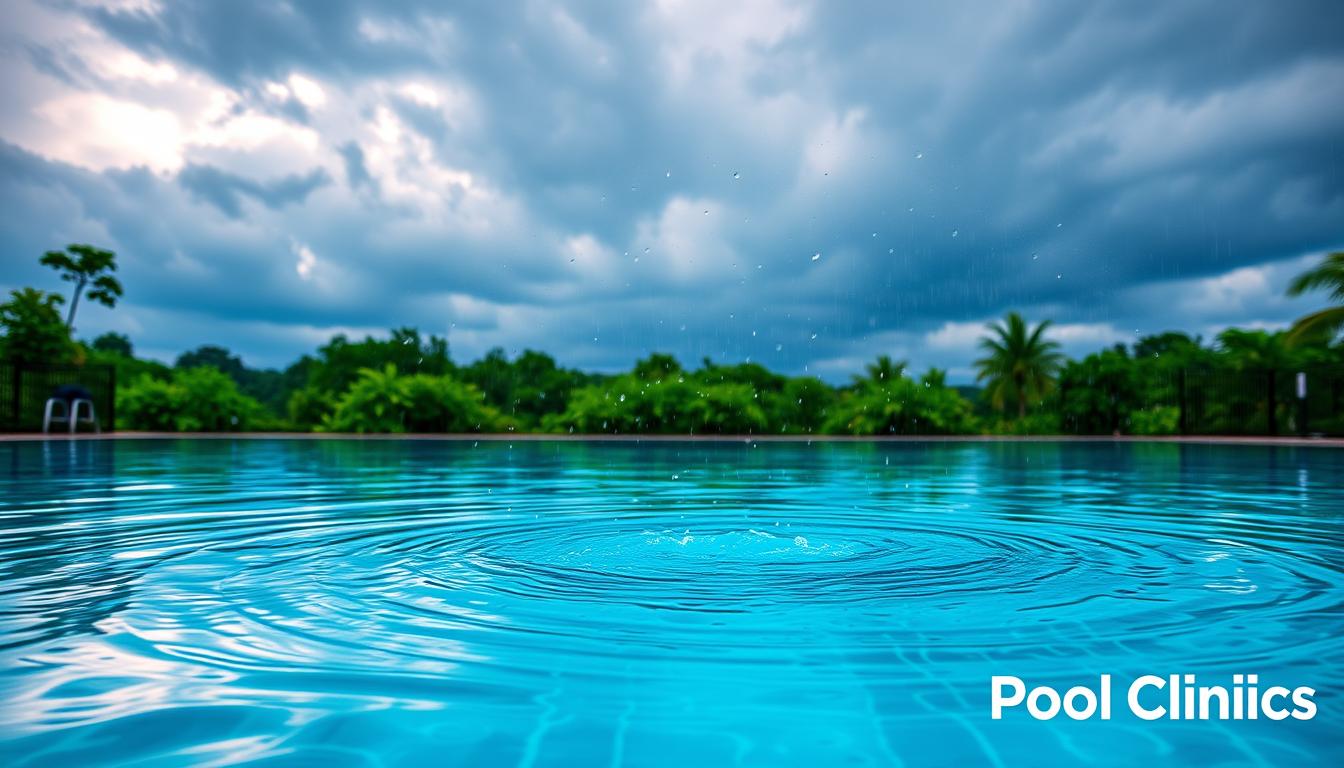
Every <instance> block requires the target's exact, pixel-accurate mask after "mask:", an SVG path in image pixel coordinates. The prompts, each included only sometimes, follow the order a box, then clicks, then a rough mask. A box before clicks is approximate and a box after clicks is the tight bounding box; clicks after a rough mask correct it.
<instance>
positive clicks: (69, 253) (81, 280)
mask: <svg viewBox="0 0 1344 768" xmlns="http://www.w3.org/2000/svg"><path fill="white" fill-rule="evenodd" d="M41 262H42V263H43V264H45V265H46V266H48V267H51V268H52V269H54V270H56V271H57V272H60V273H61V279H62V280H66V281H68V282H71V283H74V284H75V290H74V295H73V296H71V297H70V313H69V314H68V315H66V318H65V325H66V327H67V328H70V329H71V330H74V327H75V310H76V309H78V308H79V295H80V294H81V293H83V292H84V289H85V288H87V287H89V286H90V285H92V286H93V289H92V290H90V291H89V298H90V299H91V300H93V301H96V302H98V303H99V304H102V305H104V306H107V307H115V306H116V305H117V299H119V298H121V283H119V282H117V278H115V277H113V276H112V274H111V273H113V272H116V271H117V254H115V253H113V252H111V251H108V250H104V249H102V248H95V247H93V246H92V245H71V246H69V247H68V248H66V249H65V250H64V251H47V252H46V253H44V254H42V258H41Z"/></svg>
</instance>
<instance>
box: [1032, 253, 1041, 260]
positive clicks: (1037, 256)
mask: <svg viewBox="0 0 1344 768" xmlns="http://www.w3.org/2000/svg"><path fill="white" fill-rule="evenodd" d="M1039 258H1041V254H1039V253H1033V254H1031V260H1032V261H1036V260H1037V259H1039Z"/></svg>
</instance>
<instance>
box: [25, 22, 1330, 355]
mask: <svg viewBox="0 0 1344 768" xmlns="http://www.w3.org/2000/svg"><path fill="white" fill-rule="evenodd" d="M665 11H666V9H662V10H660V9H658V8H655V7H636V6H635V5H634V4H618V5H616V6H613V5H611V4H598V3H570V4H563V5H560V4H544V3H536V4H528V5H525V6H522V7H512V6H510V7H502V6H499V5H498V4H470V5H467V6H464V7H460V8H445V7H443V6H442V4H439V3H422V2H394V3H362V2H344V1H342V2H334V1H333V2H311V3H309V2H291V3H287V4H279V5H277V4H272V3H227V4H221V3H211V2H181V3H177V2H175V3H164V4H162V5H161V6H160V7H157V8H152V9H148V10H130V11H128V10H125V9H124V8H113V9H107V8H102V7H99V6H96V5H95V6H78V7H75V6H71V7H69V8H67V7H65V6H56V7H55V10H50V9H49V10H47V11H46V12H45V13H46V15H45V16H44V15H42V14H37V13H36V12H34V13H35V15H34V18H36V19H37V20H36V21H33V22H32V23H29V24H26V25H20V31H19V32H17V33H15V35H16V36H17V38H18V39H19V42H21V43H22V44H23V45H22V47H21V48H19V49H17V50H22V51H26V52H27V53H25V54H24V56H25V57H26V59H25V60H26V61H28V64H27V68H28V70H31V72H32V73H33V74H31V76H27V75H25V76H24V77H19V76H18V75H15V76H13V79H14V81H15V83H14V88H13V89H12V92H13V93H14V94H16V96H15V97H14V98H15V102H16V103H15V105H14V106H15V108H16V111H17V113H18V114H19V115H20V117H19V118H14V119H13V120H11V121H10V122H9V123H8V124H7V123H5V122H3V121H0V138H3V139H4V140H5V142H6V144H5V145H3V147H0V166H3V168H2V169H0V171H3V173H4V176H3V180H0V203H3V204H4V207H5V209H6V212H4V213H0V221H3V228H2V229H0V236H3V238H4V243H5V246H6V252H7V254H13V255H7V256H6V257H5V258H6V260H7V261H8V260H11V259H12V260H14V262H15V268H14V269H13V270H9V269H7V270H6V272H8V273H10V274H11V275H13V277H9V276H7V277H6V279H5V280H4V282H6V283H13V284H19V283H21V282H23V281H24V280H36V279H38V278H39V277H40V273H39V272H38V271H37V270H36V268H35V267H30V266H28V264H27V261H26V257H21V256H22V255H23V254H29V253H33V254H35V253H38V252H40V250H41V249H43V248H45V247H49V246H50V245H51V243H52V242H61V241H63V240H67V239H70V238H72V237H75V236H76V235H79V236H81V237H84V238H85V239H94V240H97V241H100V242H106V243H109V244H111V245H114V246H116V247H118V248H119V249H120V251H121V253H122V254H123V259H124V260H125V261H126V265H125V267H124V270H123V271H124V272H125V277H126V281H127V283H128V286H129V289H130V291H131V292H130V293H129V294H128V302H131V305H130V306H129V307H127V311H128V313H134V312H142V313H150V312H153V313H158V314H156V316H164V313H168V314H169V315H173V314H175V315H182V316H185V315H191V316H193V317H199V318H207V319H209V320H211V321H212V322H214V327H216V328H219V329H220V330H219V332H220V335H221V336H222V337H223V338H216V339H211V341H216V342H222V343H235V344H236V345H237V346H238V347H239V351H241V352H243V353H244V355H251V356H252V357H253V358H255V359H261V360H264V361H266V362H278V361H280V360H282V359H283V358H284V357H285V356H288V355H291V354H293V353H296V352H297V351H299V350H300V349H302V348H303V347H304V346H306V345H311V339H312V338H314V337H320V335H321V334H322V333H323V332H325V331H324V329H333V328H343V329H345V328H378V327H385V326H392V325H399V324H403V323H415V324H420V325H421V326H422V327H425V328H426V329H427V330H431V331H435V332H440V333H443V332H447V333H448V334H449V335H450V338H451V339H452V340H453V343H454V344H455V346H456V348H457V349H458V350H459V353H461V354H474V353H478V352H480V351H481V350H483V349H484V348H486V347H488V346H490V345H493V344H502V345H504V346H506V347H508V348H510V349H517V348H521V347H524V346H530V347H540V348H544V349H548V350H552V351H554V352H555V353H556V354H557V355H559V356H560V357H561V358H562V359H564V360H566V361H568V362H571V363H575V364H584V365H591V366H597V367H604V368H611V367H618V366H624V365H626V364H628V362H629V361H630V360H632V359H634V358H635V357H636V356H638V355H641V354H644V353H646V352H647V351H649V350H651V349H655V348H656V349H667V350H671V351H673V352H675V353H677V354H679V355H680V356H682V357H683V358H685V359H687V360H688V361H693V360H697V359H698V358H699V357H701V356H705V355H708V356H712V357H715V358H717V359H742V358H746V357H751V358H752V359H756V360H761V361H763V362H767V363H769V364H771V365H775V366H779V367H781V368H785V369H790V370H803V369H804V368H806V369H808V370H820V371H822V372H825V373H826V374H827V375H837V376H838V375H841V374H842V373H843V369H844V368H845V366H853V365H857V360H858V359H860V358H863V357H870V356H872V355H875V354H878V353H879V352H893V351H894V352H896V353H898V354H901V355H904V356H908V357H911V358H913V359H914V360H915V361H916V363H917V364H924V363H938V364H943V365H949V366H951V367H953V368H964V366H965V365H966V363H967V362H968V361H969V351H968V350H969V348H970V345H973V331H972V330H969V329H971V326H970V325H967V324H973V323H976V322H979V321H982V320H984V319H985V318H987V317H990V316H994V315H997V314H999V313H1001V312H1003V311H1005V310H1007V309H1009V308H1023V309H1027V310H1028V311H1031V312H1034V313H1036V314H1039V315H1041V316H1046V315H1049V316H1052V317H1054V318H1055V319H1056V321H1057V322H1058V323H1060V324H1061V325H1064V326H1071V330H1068V331H1066V333H1068V334H1072V335H1071V336H1070V337H1069V338H1067V339H1066V341H1070V340H1071V343H1073V344H1074V345H1075V348H1078V349H1082V348H1084V347H1086V346H1087V345H1089V344H1090V345H1092V346H1099V345H1100V344H1102V343H1105V340H1107V339H1111V338H1114V337H1115V336H1116V335H1117V334H1129V335H1132V334H1133V333H1134V332H1135V331H1136V330H1138V331H1150V330H1158V329H1162V328H1165V327H1172V326H1176V327H1188V328H1191V329H1192V330H1203V329H1205V328H1206V327H1208V326H1210V325H1212V324H1214V323H1221V322H1237V321H1239V322H1246V323H1280V322H1284V321H1286V320H1287V319H1289V318H1291V316H1292V314H1293V313H1295V312H1297V311H1300V310H1301V308H1302V307H1303V306H1305V305H1304V304H1302V303H1301V302H1287V301H1283V300H1280V299H1278V298H1277V296H1278V294H1279V292H1280V291H1281V287H1282V283H1283V281H1284V280H1286V279H1287V275H1288V272H1289V270H1288V268H1287V267H1285V266H1283V265H1285V264H1297V263H1298V262H1297V261H1296V260H1297V259H1299V258H1300V257H1302V256H1303V255H1305V254H1311V253H1315V252H1319V251H1321V250H1324V249H1328V248H1332V247H1338V246H1339V245H1340V244H1341V241H1344V232H1342V231H1341V229H1342V228H1341V226H1340V222H1344V174H1342V173H1341V168H1340V164H1341V157H1340V153H1339V139H1338V137H1339V136H1340V135H1341V129H1344V42H1342V41H1341V40H1340V39H1339V38H1338V35H1337V34H1335V33H1334V32H1333V31H1334V30H1337V29H1339V28H1341V27H1344V7H1341V6H1340V5H1339V4H1338V3H1332V2H1288V3H1277V4H1263V5H1234V6H1229V5H1227V4H1224V3H1216V2H1212V1H1208V2H1189V3H1179V4H1173V3H1132V2H1113V3H1093V4H1085V5H1079V4H1073V3H1037V4H1028V5H1020V4H1012V5H1004V6H992V5H991V6H986V5H984V4H981V3H969V2H967V3H956V2H954V3H947V4H936V5H930V4H908V5H906V4H891V3H869V4H847V5H846V6H845V7H844V9H843V11H841V10H839V9H834V8H829V7H819V6H816V5H813V4H810V3H802V2H790V1H789V0H780V1H779V2H769V1H767V0H761V1H760V2H754V3H747V4H735V5H733V6H731V7H727V6H724V5H723V4H714V3H703V4H697V3H688V4H684V5H682V6H678V7H677V8H675V9H673V10H672V11H670V12H665ZM76 14H77V15H79V16H80V17H81V18H82V19H83V21H84V22H86V23H87V24H89V25H90V27H91V29H92V30H94V32H95V33H96V34H97V35H99V36H100V37H99V41H100V42H99V43H98V45H99V46H101V47H93V48H90V47H88V46H86V48H83V49H82V48H80V47H79V46H78V45H75V44H73V43H71V42H70V41H69V35H66V34H64V33H63V32H62V30H61V29H60V28H56V27H53V26H51V25H52V24H53V23H55V22H53V21H51V19H53V18H54V19H56V20H57V21H59V20H60V19H72V18H74V16H75V15H76ZM44 25H45V26H44ZM16 44H17V43H16ZM92 45H93V44H92V43H90V44H89V46H92ZM110 48H117V49H119V50H124V51H128V52H131V53H133V54H135V55H137V56H138V57H140V58H141V59H142V60H143V61H144V62H147V63H148V64H147V65H146V66H149V65H154V66H158V65H160V64H166V65H169V66H171V68H172V69H173V71H174V73H175V79H171V81H170V80H169V79H168V77H167V75H164V76H163V78H161V79H162V80H163V82H165V83H170V84H158V83H159V81H158V80H154V79H153V78H151V77H149V76H147V75H143V76H141V75H137V77H139V79H135V78H131V79H129V80H128V79H127V76H124V73H123V76H121V77H120V78H119V77H117V76H116V73H115V72H114V73H112V74H109V73H108V72H107V71H106V67H104V66H99V62H98V60H96V59H94V60H92V61H91V60H90V57H91V53H90V51H94V52H99V51H101V52H102V53H103V54H104V55H110V54H108V53H107V50H108V49H110ZM123 69H125V67H123ZM43 78H46V79H43ZM44 83H45V85H44ZM147 83H149V84H147ZM44 89H46V91H49V93H44ZM7 90H9V89H7ZM221 93H223V94H227V95H229V96H228V98H227V99H226V101H228V104H229V106H228V108H227V109H224V110H219V109H214V110H212V109H211V108H208V107H207V106H202V105H208V104H210V103H212V102H211V99H216V100H218V99H220V98H222V97H221V96H220V95H219V94H221ZM71 94H73V95H71ZM99 94H101V95H103V96H105V97H107V98H115V99H118V100H119V103H124V102H133V103H136V104H144V105H147V107H151V108H153V109H157V110H160V111H166V112H169V113H172V114H174V115H176V116H177V118H176V119H177V121H178V122H177V125H178V126H179V128H178V129H177V130H176V132H174V131H173V130H170V129H169V128H164V129H163V130H164V131H165V135H171V136H174V137H176V140H177V142H178V144H177V145H176V146H178V149H177V150H176V154H174V155H172V156H171V157H168V158H166V159H162V160H160V159H159V157H158V155H157V154H155V153H154V151H153V150H154V147H147V148H145V147H141V148H138V149H137V150H136V151H137V152H139V154H138V155H134V158H148V159H140V160H139V162H149V163H154V162H159V163H160V164H161V165H162V166H163V167H161V168H156V169H154V170H149V169H143V168H142V169H136V168H134V167H133V166H134V165H135V162H136V160H135V159H132V160H127V161H122V162H115V161H107V160H105V159H104V158H105V157H106V156H107V154H108V153H109V152H112V150H109V149H108V148H107V147H106V146H103V145H101V144H99V143H97V142H94V141H92V140H91V139H89V138H88V137H82V136H74V137H69V138H67V137H64V135H61V141H57V140H56V139H54V138H50V139H48V138H47V136H46V135H44V134H39V133H37V129H35V128H32V127H31V126H30V125H29V121H26V120H25V119H21V118H22V116H23V115H25V114H31V115H35V117H33V118H32V121H36V122H34V124H39V123H40V121H43V120H45V121H48V122H57V121H58V120H59V119H60V118H61V117H62V116H63V115H65V114H67V113H70V114H83V113H82V112H77V111H76V107H77V106H78V105H79V104H82V103H83V102H77V101H73V99H75V98H76V97H80V98H86V99H92V98H93V97H94V96H96V95H99ZM63 98H64V99H66V100H65V101H62V100H61V99H63ZM89 103H91V104H93V105H94V106H93V107H89V109H93V108H94V107H97V108H98V109H101V110H103V111H102V112H97V113H96V114H100V115H101V114H105V113H107V114H114V115H122V114H123V112H118V111H116V110H117V109H121V108H120V107H116V108H114V107H107V106H106V105H101V102H99V103H95V102H89ZM71 104H75V105H76V106H70V105H71ZM62 110H64V111H62ZM127 114H129V117H125V118H124V119H126V120H132V119H135V120H142V121H145V122H146V124H148V125H150V126H151V127H152V126H156V125H159V123H157V122H154V119H156V118H154V117H153V115H150V116H148V117H147V116H144V115H141V113H139V112H130V113H127ZM154 114H158V113H154ZM71 119H73V118H71ZM119 119H121V118H119ZM42 124H45V123H42ZM67 124H68V121H67ZM123 143H124V142H123ZM118 146H121V145H118ZM113 149H116V147H113ZM128 151H129V150H128ZM112 154H113V155H114V156H115V152H112ZM130 156H131V155H128V157H130ZM128 165H129V166H132V167H128ZM333 178H343V179H344V180H345V182H346V183H345V184H344V185H332V184H330V181H331V179H333ZM248 200H252V201H255V203H257V204H255V205H253V204H248V203H247V201H248ZM202 203H205V204H204V205H203V204H202ZM147 211H152V215H149V214H147ZM814 254H820V256H819V258H817V259H816V260H814V259H813V255H814ZM1247 270H1249V271H1247ZM1183 295H1186V296H1191V297H1197V300H1196V299H1195V298H1190V299H1189V300H1188V301H1185V300H1183V299H1182V296H1183ZM1187 305H1188V306H1187ZM95 320H96V318H95ZM95 320H91V322H94V321H95ZM101 321H105V322H108V323H113V322H116V321H115V320H114V319H113V318H112V317H111V316H109V317H107V318H105V319H104V320H101ZM257 324H262V325H264V326H265V328H267V329H268V330H267V331H266V332H264V333H263V332H261V331H258V330H257V328H258V327H260V326H258V325H257ZM180 325H181V327H183V328H186V327H194V326H192V324H190V323H181V324H180ZM244 326H246V327H244ZM231 329H233V330H231ZM248 329H251V330H248ZM284 329H288V332H282V331H283V330H284ZM161 336H162V338H161V339H158V340H156V341H155V342H154V344H153V345H152V346H159V347H163V348H168V349H171V348H172V347H173V344H174V343H175V342H174V339H173V337H172V335H171V334H161ZM264 338H268V339H272V341H270V342H266V341H263V340H262V339H264ZM967 339H969V342H968V341H967ZM198 341H199V340H198V339H196V338H186V337H185V336H183V337H182V338H181V339H180V340H178V341H177V342H176V343H178V344H179V346H182V347H185V346H189V345H194V344H195V343H197V342H198ZM959 344H960V346H958V345H959ZM963 358H964V359H963Z"/></svg>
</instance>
